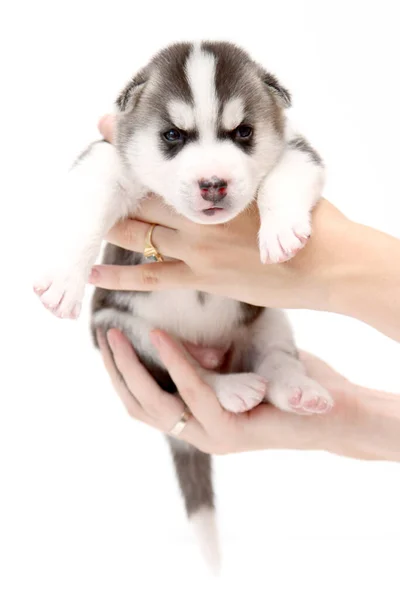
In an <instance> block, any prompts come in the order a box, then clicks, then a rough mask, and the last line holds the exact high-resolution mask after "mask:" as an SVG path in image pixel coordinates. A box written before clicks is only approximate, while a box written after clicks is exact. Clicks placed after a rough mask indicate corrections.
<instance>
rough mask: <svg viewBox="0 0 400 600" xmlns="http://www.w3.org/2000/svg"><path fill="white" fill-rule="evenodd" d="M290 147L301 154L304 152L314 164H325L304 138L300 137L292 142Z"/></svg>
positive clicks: (289, 144)
mask: <svg viewBox="0 0 400 600" xmlns="http://www.w3.org/2000/svg"><path fill="white" fill-rule="evenodd" d="M288 146H289V147H290V148H294V149H295V150H300V151H301V152H304V154H307V155H308V156H309V157H310V159H311V161H312V162H314V163H315V164H316V165H322V164H323V161H322V158H321V157H320V155H319V154H318V152H317V151H316V150H314V148H313V147H312V146H311V144H309V143H308V142H307V140H306V139H304V138H303V137H302V136H300V135H299V136H296V137H295V138H293V139H292V140H290V142H289V143H288Z"/></svg>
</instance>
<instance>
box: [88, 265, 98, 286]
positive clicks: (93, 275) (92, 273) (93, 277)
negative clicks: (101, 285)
mask: <svg viewBox="0 0 400 600" xmlns="http://www.w3.org/2000/svg"><path fill="white" fill-rule="evenodd" d="M99 279H100V271H99V270H98V269H96V268H95V267H93V269H92V270H91V271H90V275H89V282H90V283H94V282H96V281H98V280H99Z"/></svg>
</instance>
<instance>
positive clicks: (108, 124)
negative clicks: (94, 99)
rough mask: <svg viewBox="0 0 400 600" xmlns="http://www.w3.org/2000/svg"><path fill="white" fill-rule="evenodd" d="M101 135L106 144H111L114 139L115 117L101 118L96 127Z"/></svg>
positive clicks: (105, 116) (106, 116)
mask: <svg viewBox="0 0 400 600" xmlns="http://www.w3.org/2000/svg"><path fill="white" fill-rule="evenodd" d="M97 127H98V129H99V131H100V133H101V135H102V136H103V138H104V139H105V140H107V142H110V143H111V144H112V142H113V137H114V127H115V117H113V116H112V115H104V117H101V119H100V121H99V122H98V125H97Z"/></svg>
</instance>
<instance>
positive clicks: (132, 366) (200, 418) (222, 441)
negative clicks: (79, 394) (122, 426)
mask: <svg viewBox="0 0 400 600" xmlns="http://www.w3.org/2000/svg"><path fill="white" fill-rule="evenodd" d="M98 339H99V347H100V350H101V354H102V357H103V360H104V364H105V366H106V369H107V371H108V373H109V375H110V378H111V381H112V383H113V385H114V388H115V390H116V391H117V393H118V395H119V396H120V398H121V399H122V401H123V402H124V404H125V406H126V408H127V410H128V413H129V414H130V415H131V416H132V417H134V418H135V419H137V420H139V421H142V422H144V423H147V424H148V425H150V426H152V427H155V428H156V429H159V430H160V431H162V432H164V433H168V431H170V430H171V428H172V427H173V426H174V425H175V424H176V422H177V421H178V420H179V417H180V415H181V414H182V410H183V403H182V401H181V400H180V399H179V398H178V397H176V396H174V395H171V394H168V393H166V392H164V391H162V390H161V389H160V388H159V387H158V385H157V383H156V382H155V381H154V380H153V378H152V377H151V376H150V374H149V373H148V372H147V371H146V369H145V368H144V367H143V366H142V364H141V363H140V362H139V359H138V358H137V356H136V354H135V352H134V350H133V348H132V346H131V344H130V342H129V341H128V340H127V338H126V337H125V336H124V335H123V334H122V333H121V332H120V331H118V330H116V329H113V330H110V331H109V332H108V334H107V339H108V342H109V345H110V347H111V349H112V353H113V356H112V355H111V353H110V350H109V348H108V346H107V343H106V340H105V338H104V336H103V334H102V333H100V332H99V335H98ZM152 342H153V344H154V345H155V347H156V348H157V350H158V352H159V355H160V358H161V361H162V362H163V364H164V365H165V367H166V369H167V370H168V371H169V373H170V375H171V377H172V379H173V380H174V382H175V385H176V386H177V389H178V391H179V394H180V396H181V398H182V399H183V401H184V402H185V404H186V405H187V406H188V407H189V409H190V411H191V413H192V416H191V417H190V419H189V422H188V423H187V425H186V427H185V429H184V430H183V432H182V434H181V436H180V437H181V438H182V439H183V440H185V441H187V442H189V443H190V444H192V445H194V446H196V447H197V448H199V449H200V450H202V451H203V452H207V453H211V454H226V453H232V452H244V451H249V450H260V449H265V448H292V449H315V450H317V449H331V448H330V446H332V445H334V444H336V446H337V441H335V436H336V438H338V439H339V437H340V436H343V435H346V430H347V429H348V428H349V424H351V423H352V422H353V420H354V419H353V417H352V414H353V413H354V412H355V410H356V405H357V403H356V401H355V399H354V398H352V395H353V394H355V390H356V386H353V385H352V384H350V383H349V382H348V381H347V380H346V379H345V378H344V377H342V376H341V375H339V374H337V373H336V372H335V371H334V370H333V369H331V368H330V367H329V366H328V365H326V364H325V363H323V362H322V361H320V360H319V359H317V358H315V357H313V356H311V355H308V354H305V353H303V354H302V360H303V362H304V364H305V366H306V369H307V370H308V374H309V375H310V376H311V377H313V378H315V379H316V380H317V381H319V382H320V383H321V384H322V385H324V387H326V388H327V389H328V391H329V392H330V393H331V394H332V396H333V397H334V399H335V408H334V409H333V411H332V413H331V414H328V415H324V416H310V417H304V416H298V415H295V414H292V413H286V412H282V411H280V410H278V409H277V408H275V407H273V406H272V405H269V404H262V405H260V406H258V407H257V408H255V409H253V410H252V411H250V412H247V413H242V414H233V413H230V412H228V411H226V410H224V409H223V408H222V406H221V405H220V403H219V402H218V399H217V397H216V396H215V394H214V392H213V391H212V390H211V388H210V387H209V386H208V385H207V384H206V383H204V382H203V381H202V380H201V378H200V377H199V375H198V374H197V372H196V370H195V369H194V368H193V366H192V365H191V364H190V363H189V362H188V361H187V359H186V358H185V355H184V352H183V351H182V349H181V348H180V347H179V345H178V344H177V342H175V341H173V340H172V339H171V338H170V337H169V336H167V335H166V334H165V333H163V332H159V331H155V332H153V334H152ZM189 350H190V351H191V353H192V354H195V352H196V350H195V349H193V348H189ZM197 352H199V351H198V350H197ZM201 352H204V350H203V351H200V353H199V354H198V355H197V356H198V358H199V359H200V362H201V363H202V366H207V365H206V364H205V362H204V360H203V355H202V354H201ZM215 352H216V354H214V353H215ZM207 353H208V354H209V356H213V355H214V361H213V365H215V366H218V364H219V363H221V362H222V360H223V351H214V350H213V349H208V350H207ZM114 361H115V364H114ZM115 365H116V366H117V369H118V371H117V370H116V368H115ZM120 375H122V378H123V379H122V378H121V376H120ZM338 436H339V437H338ZM339 443H340V444H341V446H343V453H346V450H345V445H346V444H345V442H339Z"/></svg>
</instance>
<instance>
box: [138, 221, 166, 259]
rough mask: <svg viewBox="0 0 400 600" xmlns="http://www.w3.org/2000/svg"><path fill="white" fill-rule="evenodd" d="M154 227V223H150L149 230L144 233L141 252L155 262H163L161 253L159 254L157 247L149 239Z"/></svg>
mask: <svg viewBox="0 0 400 600" xmlns="http://www.w3.org/2000/svg"><path fill="white" fill-rule="evenodd" d="M154 227H156V224H155V223H154V224H153V225H150V227H149V230H148V232H147V234H146V239H145V242H144V250H143V254H144V256H145V257H146V258H148V259H149V260H154V261H156V262H163V260H164V258H163V256H162V254H160V252H159V251H158V250H157V248H156V247H155V246H154V245H153V242H152V241H151V236H152V233H153V231H154Z"/></svg>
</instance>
